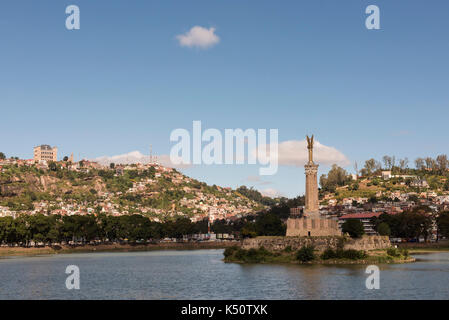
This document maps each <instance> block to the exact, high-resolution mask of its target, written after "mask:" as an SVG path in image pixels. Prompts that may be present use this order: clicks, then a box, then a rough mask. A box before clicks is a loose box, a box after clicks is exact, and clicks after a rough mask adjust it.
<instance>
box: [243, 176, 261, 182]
mask: <svg viewBox="0 0 449 320" xmlns="http://www.w3.org/2000/svg"><path fill="white" fill-rule="evenodd" d="M246 180H248V181H249V182H260V181H261V180H260V177H259V176H248V177H247V178H246Z"/></svg>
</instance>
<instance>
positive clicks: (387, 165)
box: [354, 154, 449, 176]
mask: <svg viewBox="0 0 449 320" xmlns="http://www.w3.org/2000/svg"><path fill="white" fill-rule="evenodd" d="M414 164H415V168H416V170H419V171H422V170H427V171H435V172H438V173H440V174H444V173H446V172H447V169H448V168H449V160H448V157H447V155H445V154H440V155H438V156H437V157H436V158H435V159H434V158H432V157H425V158H417V159H415V161H414ZM354 169H355V170H356V172H357V173H360V174H361V175H362V176H366V175H368V176H369V175H372V174H375V173H376V172H378V171H380V170H382V169H384V170H392V171H395V172H405V171H407V170H408V169H409V160H408V158H404V159H398V160H397V159H396V157H395V156H388V155H385V156H383V157H382V160H381V161H377V160H376V159H373V158H372V159H369V160H366V161H365V164H364V167H363V168H362V169H361V170H360V172H359V170H358V166H357V163H355V164H354Z"/></svg>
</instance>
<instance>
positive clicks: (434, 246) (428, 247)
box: [397, 240, 449, 253]
mask: <svg viewBox="0 0 449 320" xmlns="http://www.w3.org/2000/svg"><path fill="white" fill-rule="evenodd" d="M397 246H398V247H399V248H400V249H407V250H408V251H410V252H411V253H427V252H440V251H441V252H448V251H449V241H448V240H442V241H439V242H430V243H400V244H398V245H397Z"/></svg>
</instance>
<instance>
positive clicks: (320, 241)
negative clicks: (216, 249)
mask: <svg viewBox="0 0 449 320" xmlns="http://www.w3.org/2000/svg"><path fill="white" fill-rule="evenodd" d="M288 246H290V247H291V249H292V250H299V249H300V248H302V247H304V246H314V247H315V249H316V250H317V251H319V252H322V251H324V250H326V249H328V248H331V249H334V250H335V249H337V248H341V247H342V248H343V249H355V250H365V251H369V250H375V249H386V248H389V247H390V246H391V243H390V240H389V239H388V237H387V236H363V237H362V238H359V239H351V238H349V237H344V236H324V237H257V238H252V239H245V240H243V243H242V248H243V249H251V248H255V249H257V248H260V247H264V248H265V249H267V250H269V251H279V250H284V249H285V248H286V247H288Z"/></svg>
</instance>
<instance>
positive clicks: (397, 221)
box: [342, 206, 449, 241]
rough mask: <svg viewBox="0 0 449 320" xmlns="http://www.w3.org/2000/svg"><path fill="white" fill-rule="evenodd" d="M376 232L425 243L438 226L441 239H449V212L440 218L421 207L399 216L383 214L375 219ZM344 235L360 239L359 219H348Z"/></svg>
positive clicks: (361, 230) (343, 227)
mask: <svg viewBox="0 0 449 320" xmlns="http://www.w3.org/2000/svg"><path fill="white" fill-rule="evenodd" d="M372 222H373V224H374V227H375V230H376V231H377V232H378V233H379V234H380V235H382V236H391V237H393V238H405V239H419V238H421V237H423V238H424V240H425V241H427V239H428V238H429V237H430V235H431V233H432V229H433V227H434V225H436V226H437V230H438V235H439V236H440V237H446V238H449V212H442V213H440V214H439V215H438V216H434V215H432V214H430V209H429V208H427V207H425V206H421V207H416V208H414V209H412V210H410V211H406V212H402V213H399V214H393V215H392V214H386V213H384V214H381V215H380V216H379V217H377V218H373V219H372ZM342 231H343V233H348V234H349V235H350V236H351V237H354V238H358V237H360V236H362V235H363V234H364V233H365V232H364V227H363V224H362V222H361V221H360V220H358V219H348V220H347V221H345V223H343V225H342Z"/></svg>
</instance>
